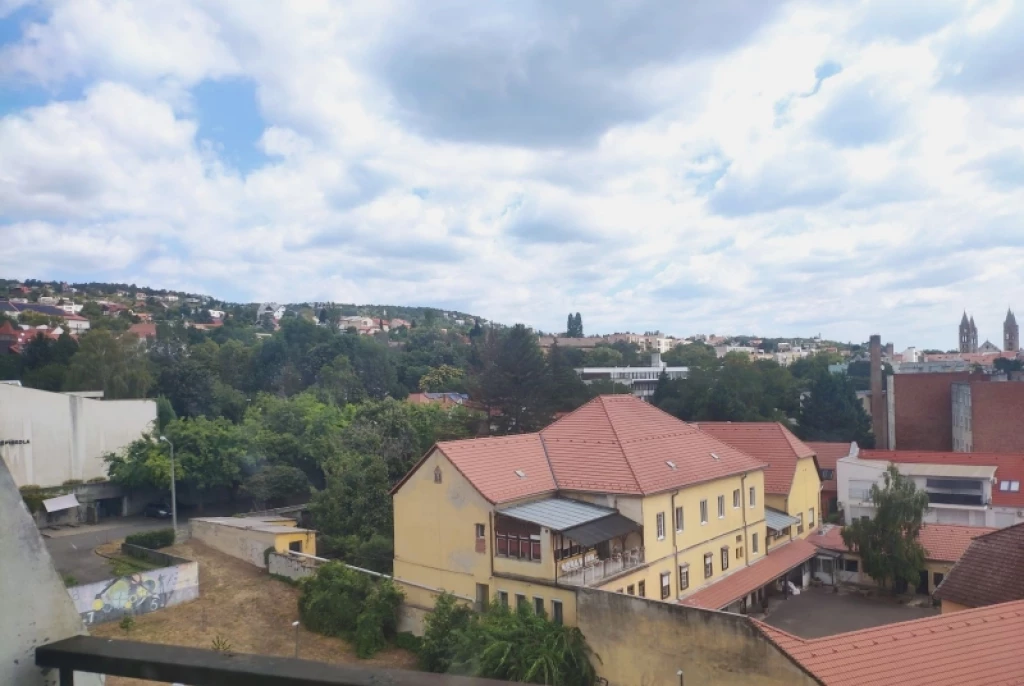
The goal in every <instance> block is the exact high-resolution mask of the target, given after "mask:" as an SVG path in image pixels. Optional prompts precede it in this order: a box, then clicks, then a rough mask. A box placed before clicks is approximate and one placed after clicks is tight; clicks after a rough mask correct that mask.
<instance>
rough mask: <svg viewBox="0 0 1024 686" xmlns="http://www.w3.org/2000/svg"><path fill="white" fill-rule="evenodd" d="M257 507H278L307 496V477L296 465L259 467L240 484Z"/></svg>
mask: <svg viewBox="0 0 1024 686" xmlns="http://www.w3.org/2000/svg"><path fill="white" fill-rule="evenodd" d="M242 488H243V490H244V491H245V492H246V493H247V494H248V495H249V497H251V498H252V499H253V503H254V504H255V505H256V507H257V509H266V508H269V507H280V506H282V505H286V504H288V503H289V502H291V501H293V500H296V499H304V498H307V497H308V496H309V479H308V478H307V477H306V474H305V473H304V472H303V471H302V470H301V469H298V468H296V467H290V466H288V465H269V466H266V467H263V468H262V469H260V471H258V472H256V473H255V474H253V475H252V476H250V477H249V478H248V479H246V480H245V483H244V484H243V486H242Z"/></svg>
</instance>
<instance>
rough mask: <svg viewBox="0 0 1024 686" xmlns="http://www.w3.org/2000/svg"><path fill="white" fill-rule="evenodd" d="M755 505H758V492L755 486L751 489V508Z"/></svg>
mask: <svg viewBox="0 0 1024 686" xmlns="http://www.w3.org/2000/svg"><path fill="white" fill-rule="evenodd" d="M755 505H757V491H756V490H754V487H753V486H751V487H750V506H751V507H754V506H755Z"/></svg>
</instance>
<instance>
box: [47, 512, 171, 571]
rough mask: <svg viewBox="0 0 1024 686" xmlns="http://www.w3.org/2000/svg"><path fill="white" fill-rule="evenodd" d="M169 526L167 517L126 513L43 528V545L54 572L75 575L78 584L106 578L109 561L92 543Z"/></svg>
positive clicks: (95, 543) (104, 541)
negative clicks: (64, 526) (93, 522)
mask: <svg viewBox="0 0 1024 686" xmlns="http://www.w3.org/2000/svg"><path fill="white" fill-rule="evenodd" d="M179 525H180V522H179ZM170 526H171V520H169V519H152V518H147V517H129V518H125V519H117V520H112V521H108V522H104V523H102V524H96V525H93V526H90V525H88V524H83V525H82V526H80V527H77V528H73V529H58V530H56V531H48V530H44V531H43V532H42V533H43V535H44V536H46V537H47V538H46V539H45V540H46V547H47V548H48V549H49V551H50V555H51V556H52V557H53V566H54V567H56V568H57V572H58V573H60V574H61V576H67V575H71V576H73V577H75V580H76V581H77V582H78V583H79V584H89V583H92V582H94V581H103V580H104V579H109V578H110V561H109V560H107V559H106V558H104V557H100V556H99V555H97V554H96V553H94V552H93V549H94V548H95V547H96V546H98V545H102V544H104V543H107V542H109V541H115V540H117V539H119V538H124V537H125V536H127V535H128V534H134V533H137V532H139V531H147V530H149V529H165V528H170Z"/></svg>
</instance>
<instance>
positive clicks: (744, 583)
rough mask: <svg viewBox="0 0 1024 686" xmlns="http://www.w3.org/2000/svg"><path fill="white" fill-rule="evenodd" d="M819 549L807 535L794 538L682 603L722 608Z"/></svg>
mask: <svg viewBox="0 0 1024 686" xmlns="http://www.w3.org/2000/svg"><path fill="white" fill-rule="evenodd" d="M817 552H818V548H817V546H815V545H813V544H812V543H809V542H808V541H807V540H806V539H803V538H797V539H794V540H792V541H790V542H789V543H786V544H785V545H782V546H779V547H778V548H775V549H774V550H772V551H771V552H770V553H768V554H767V555H765V556H764V557H762V558H761V559H760V560H758V561H757V562H754V563H752V564H751V565H750V566H749V567H744V568H743V569H740V570H739V571H737V572H733V573H732V574H730V575H729V576H727V577H725V578H724V579H722V580H720V581H717V582H715V583H712V584H711V585H710V586H708V587H707V588H702V589H701V590H699V591H697V592H696V593H693V594H691V595H688V596H687V597H685V598H683V599H682V600H680V601H679V604H680V605H688V606H690V607H701V608H704V609H705V610H719V609H721V608H723V607H725V606H726V605H729V604H730V603H734V602H736V601H737V600H739V599H740V598H742V597H743V596H745V595H747V594H748V593H752V592H753V591H756V590H757V589H759V588H761V587H762V586H764V585H765V584H767V583H769V582H771V581H773V580H775V579H777V578H779V577H780V576H782V575H783V574H785V573H786V572H788V571H789V570H791V569H793V568H794V567H796V566H797V565H799V564H802V563H804V562H806V561H807V560H809V559H811V558H812V557H814V555H815V554H816V553H817Z"/></svg>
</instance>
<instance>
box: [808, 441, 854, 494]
mask: <svg viewBox="0 0 1024 686" xmlns="http://www.w3.org/2000/svg"><path fill="white" fill-rule="evenodd" d="M807 447H809V448H810V449H811V450H813V451H814V454H815V455H817V456H818V468H819V469H831V470H832V478H831V479H823V480H822V482H821V489H822V490H823V491H835V490H837V489H838V486H837V485H836V461H837V460H839V459H841V458H844V457H848V456H849V455H850V444H849V443H825V442H820V441H814V442H811V441H808V443H807Z"/></svg>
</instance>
